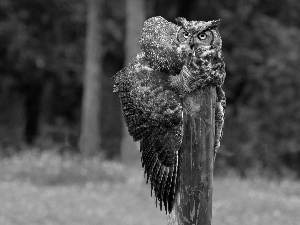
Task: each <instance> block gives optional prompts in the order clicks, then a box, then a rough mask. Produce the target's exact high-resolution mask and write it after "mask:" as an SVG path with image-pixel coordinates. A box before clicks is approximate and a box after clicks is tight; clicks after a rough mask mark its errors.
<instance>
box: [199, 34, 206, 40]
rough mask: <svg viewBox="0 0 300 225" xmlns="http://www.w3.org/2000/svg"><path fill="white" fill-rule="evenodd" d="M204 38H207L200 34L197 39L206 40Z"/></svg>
mask: <svg viewBox="0 0 300 225" xmlns="http://www.w3.org/2000/svg"><path fill="white" fill-rule="evenodd" d="M206 37H207V35H206V34H205V33H200V34H198V38H199V39H200V40H204V39H206Z"/></svg>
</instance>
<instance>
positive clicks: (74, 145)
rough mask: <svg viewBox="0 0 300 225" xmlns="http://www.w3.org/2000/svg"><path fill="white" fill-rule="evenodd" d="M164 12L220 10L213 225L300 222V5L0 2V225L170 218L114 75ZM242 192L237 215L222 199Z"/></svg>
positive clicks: (231, 0)
mask: <svg viewBox="0 0 300 225" xmlns="http://www.w3.org/2000/svg"><path fill="white" fill-rule="evenodd" d="M158 15H159V16H163V17H164V18H166V19H167V20H169V21H170V22H175V20H174V19H175V18H176V17H178V16H183V17H186V18H187V19H188V20H213V19H219V18H220V19H222V23H221V26H220V32H221V35H222V39H223V53H224V57H225V62H226V72H227V77H226V80H225V84H224V90H225V92H226V96H227V111H226V120H225V128H224V136H223V139H222V142H221V148H220V150H219V153H218V156H217V160H216V165H215V175H216V182H215V198H216V199H215V206H214V218H215V219H214V220H215V223H214V224H231V225H233V224H251V225H253V224H273V225H274V224H283V223H285V224H287V225H288V224H291V225H295V224H297V223H298V222H295V221H300V218H299V215H298V214H297V213H296V211H298V212H299V210H300V200H299V198H297V197H295V196H298V195H299V194H300V192H299V187H300V186H299V184H300V183H299V181H298V179H299V178H300V113H299V112H300V17H299V15H300V2H299V1H298V0H277V1H272V0H241V1H237V0H228V1H222V0H165V1H159V0H147V1H146V0H123V1H122V0H109V1H108V0H86V1H82V0H1V2H0V158H1V159H0V171H1V172H0V181H1V182H0V201H1V202H4V205H5V207H3V208H2V209H0V222H1V224H109V225H111V224H118V221H121V220H122V221H123V222H124V223H123V224H130V225H132V224H139V225H140V224H158V223H162V224H164V223H165V222H161V221H164V219H162V218H163V213H160V212H159V210H157V209H155V207H154V204H153V199H151V198H150V196H149V195H150V191H149V190H148V189H147V188H149V187H145V186H144V181H143V180H142V178H141V179H139V178H137V177H142V176H141V173H142V169H141V165H140V159H139V158H140V156H139V152H138V145H137V144H135V143H133V141H132V138H131V137H129V136H128V133H127V129H126V127H124V124H123V118H122V115H121V109H120V103H119V99H118V96H117V94H116V93H113V92H112V89H113V80H112V76H113V75H114V74H115V73H116V72H117V71H119V70H120V69H122V68H123V67H124V66H125V65H126V64H127V63H128V62H129V61H130V60H131V59H132V58H133V57H134V56H135V55H136V54H137V53H138V52H139V51H140V47H139V44H138V40H139V36H140V33H141V29H142V27H143V22H144V21H145V20H146V19H147V18H150V17H152V16H158ZM135 164H137V166H138V167H137V168H133V167H132V166H128V165H135ZM133 178H134V179H133ZM258 180H259V181H258ZM20 182H21V183H22V185H23V187H24V188H23V189H22V190H19V189H18V188H19V185H20ZM221 187H227V188H228V189H227V190H226V191H225V190H223V188H221ZM218 188H219V189H218ZM243 188H245V189H244V192H247V195H249V196H248V197H249V198H251V199H252V200H253V201H254V202H256V203H257V204H254V203H253V204H252V203H251V202H249V199H247V198H246V197H247V195H246V196H245V195H244V194H242V193H244V192H241V193H240V196H239V195H238V196H239V197H240V198H237V199H238V200H237V201H240V202H239V203H238V204H239V210H240V211H236V210H235V209H234V208H230V207H229V206H230V205H232V204H233V202H232V199H233V198H236V195H237V190H241V189H243ZM145 189H146V191H145ZM50 190H56V191H57V192H56V191H54V192H51V191H50ZM130 190H133V191H130ZM228 190H231V192H232V196H231V195H230V191H229V192H228ZM269 190H273V192H272V193H273V196H269V195H268V194H269ZM275 190H276V191H275ZM114 191H115V192H114ZM120 191H121V192H124V193H126V191H128V193H127V194H126V195H122V197H120V196H118V195H117V194H116V193H118V192H120ZM132 192H136V193H132ZM51 193H52V194H51ZM63 193H65V194H63ZM88 193H89V194H88ZM111 193H113V194H111ZM259 193H260V194H261V195H259ZM282 193H284V195H282V196H281V194H282ZM22 194H23V195H22ZM264 194H265V195H264ZM279 195H280V197H278V196H279ZM16 196H19V197H16ZM25 196H26V197H25ZM36 196H39V198H37V197H36ZM49 196H50V197H49ZM62 196H69V197H67V198H68V199H73V200H72V201H71V200H70V202H68V201H67V202H65V201H64V202H60V200H61V199H62V198H63V197H62ZM108 196H109V197H108ZM224 196H229V197H226V198H225V199H224ZM230 196H231V197H232V198H230ZM257 196H260V197H258V198H257V199H255V198H256V197H257ZM262 196H263V197H262ZM291 196H292V197H293V200H292V202H291V201H290V200H291V199H290V198H291ZM23 198H24V201H22V202H21V203H20V202H19V199H23ZM31 198H32V199H31ZM107 198H110V199H107ZM33 199H34V200H33ZM95 199H96V200H95ZM97 199H98V200H97ZM266 200H268V201H269V202H271V203H270V205H267V206H266V205H264V204H267V203H265V202H266ZM74 201H75V202H74ZM77 201H78V202H77ZM111 201H115V202H117V203H118V205H122V203H124V202H125V203H124V204H125V205H126V204H129V205H128V207H129V209H130V210H132V211H133V212H135V213H133V212H131V213H133V214H131V215H132V216H129V217H128V214H130V213H128V212H127V211H126V210H125V209H124V210H125V211H122V210H123V208H122V207H121V212H120V215H121V217H120V218H119V217H114V219H112V218H111V217H112V214H113V209H114V207H112V208H111V211H110V210H109V209H107V208H106V211H105V210H104V209H103V207H102V208H101V204H104V202H105V204H104V206H105V205H107V204H110V203H109V202H111ZM118 201H119V202H118ZM259 201H261V202H259ZM45 202H46V203H45ZM80 202H83V203H82V204H83V205H84V206H82V207H83V208H80V207H79V208H76V207H75V208H73V210H74V212H76V213H74V212H73V213H72V210H71V211H70V207H74V205H78V204H80ZM129 202H130V203H129ZM146 202H147V203H146ZM149 202H150V203H149ZM246 202H247V203H246ZM287 202H289V204H288V205H290V206H288V205H286V206H285V204H287ZM117 203H116V204H117ZM278 203H279V204H278ZM18 204H19V206H18V207H16V205H18ZM22 204H24V205H22ZM247 204H248V205H250V206H247ZM291 204H292V207H291ZM141 205H142V207H143V208H144V209H145V210H143V211H142V209H141V208H140V207H141ZM224 205H226V206H228V207H227V208H226V210H227V211H226V210H225V209H224V207H223V206H224ZM257 205H259V207H257ZM280 205H281V206H280ZM130 207H133V208H130ZM134 207H136V208H134ZM244 207H245V208H244ZM251 207H252V208H251ZM260 207H261V208H260ZM278 207H279V208H278ZM289 207H290V208H289ZM291 208H293V209H291ZM36 209H38V212H37V213H36V214H34V215H33V214H32V213H30V212H32V211H31V210H34V211H35V212H36ZM60 209H61V210H60ZM39 210H40V211H39ZM76 210H77V211H76ZM224 210H225V211H224ZM264 210H266V212H264ZM293 210H294V211H293ZM295 210H296V211H295ZM15 211H17V212H19V213H18V216H17V217H16V215H15V214H14V213H13V212H15ZM144 211H147V212H148V214H147V213H146V212H144ZM122 212H123V214H122ZM136 212H138V213H137V214H138V216H139V217H141V218H140V219H139V218H137V217H134V216H136V215H137V214H136ZM99 213H100V214H99ZM145 213H146V214H145ZM159 213H160V214H159ZM154 214H155V215H159V216H157V221H156V220H153V219H147V218H148V217H149V218H152V217H153V215H154ZM236 214H238V215H236ZM91 215H92V217H91ZM122 215H123V216H122ZM125 215H126V216H127V217H126V216H125ZM133 215H134V216H133ZM283 215H286V217H284V216H283ZM268 216H269V217H268ZM71 217H72V218H73V217H74V218H75V219H74V220H68V219H67V220H66V218H71ZM24 218H27V219H25V220H24ZM91 218H93V219H91ZM155 218H156V217H155ZM278 218H281V220H280V219H278ZM26 220H27V222H24V221H26ZM114 221H115V222H114Z"/></svg>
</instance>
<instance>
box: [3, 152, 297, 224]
mask: <svg viewBox="0 0 300 225" xmlns="http://www.w3.org/2000/svg"><path fill="white" fill-rule="evenodd" d="M0 202H1V207H0V224H3V225H23V224H24V225H27V224H30V225H44V224H45V225H48V224H49V225H50V224H51V225H77V224H78V225H92V224H93V225H94V224H95V225H96V224H97V225H119V224H122V225H157V224H162V225H163V224H167V222H166V221H167V217H166V216H165V214H164V213H163V212H160V211H159V210H158V209H156V208H155V204H154V199H153V198H151V197H150V188H149V186H146V185H145V182H144V179H143V175H142V170H141V168H140V167H134V166H133V167H129V166H124V165H122V164H119V163H116V162H114V163H113V162H105V161H102V160H100V159H98V158H93V159H80V158H79V157H61V156H59V155H57V154H55V153H50V152H45V153H42V154H38V153H34V152H32V153H24V154H22V155H18V156H14V157H13V158H10V159H3V160H1V161H0ZM299 212H300V183H299V182H295V181H288V180H284V181H280V182H278V181H277V182H275V181H266V180H263V179H259V178H255V179H247V180H240V179H238V178H236V177H224V178H216V179H215V180H214V199H213V223H212V224H213V225H271V224H272V225H282V224H284V225H297V224H299V221H300V213H299Z"/></svg>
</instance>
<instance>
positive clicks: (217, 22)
mask: <svg viewBox="0 0 300 225" xmlns="http://www.w3.org/2000/svg"><path fill="white" fill-rule="evenodd" d="M210 22H211V25H210V26H209V27H210V28H218V27H219V26H220V23H221V20H212V21H210Z"/></svg>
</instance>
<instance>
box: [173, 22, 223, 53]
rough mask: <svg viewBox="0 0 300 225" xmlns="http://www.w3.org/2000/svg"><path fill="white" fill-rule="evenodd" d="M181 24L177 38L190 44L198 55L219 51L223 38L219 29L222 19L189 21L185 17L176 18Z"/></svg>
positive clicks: (180, 41)
mask: <svg viewBox="0 0 300 225" xmlns="http://www.w3.org/2000/svg"><path fill="white" fill-rule="evenodd" d="M176 22H177V23H178V25H179V26H180V28H179V29H178V33H177V39H178V42H179V43H180V44H183V45H184V44H188V45H189V46H190V48H191V51H192V52H193V54H195V55H196V56H197V55H198V56H201V55H203V54H207V53H219V52H220V51H221V48H222V39H221V36H220V33H219V30H218V27H219V24H220V20H212V21H208V22H205V21H187V20H186V19H185V18H183V17H179V18H176Z"/></svg>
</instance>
